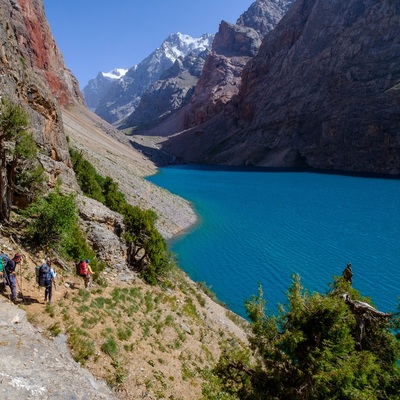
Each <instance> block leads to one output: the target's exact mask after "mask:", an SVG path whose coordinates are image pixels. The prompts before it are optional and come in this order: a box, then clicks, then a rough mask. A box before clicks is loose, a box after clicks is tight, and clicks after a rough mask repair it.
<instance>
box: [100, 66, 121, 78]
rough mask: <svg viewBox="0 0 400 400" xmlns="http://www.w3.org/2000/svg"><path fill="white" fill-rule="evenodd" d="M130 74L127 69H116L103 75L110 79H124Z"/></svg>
mask: <svg viewBox="0 0 400 400" xmlns="http://www.w3.org/2000/svg"><path fill="white" fill-rule="evenodd" d="M127 72H128V70H127V69H124V68H114V69H113V70H112V71H110V72H102V73H101V74H102V75H103V77H104V78H109V79H120V78H122V77H123V76H124V75H125V74H126V73H127Z"/></svg>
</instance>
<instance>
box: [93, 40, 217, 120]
mask: <svg viewBox="0 0 400 400" xmlns="http://www.w3.org/2000/svg"><path fill="white" fill-rule="evenodd" d="M211 40H212V36H211V35H207V34H205V35H203V36H201V37H200V38H192V37H190V36H188V35H183V34H181V33H175V34H172V35H170V36H169V37H168V38H167V39H166V40H164V42H163V43H162V44H161V46H160V47H159V48H158V49H156V50H155V51H154V52H153V53H151V54H150V55H149V56H148V57H146V58H145V59H144V60H143V61H141V62H140V63H139V64H138V65H135V66H133V67H131V68H130V69H129V70H128V71H127V73H126V74H125V75H124V76H123V77H122V78H121V79H118V80H117V81H115V82H113V83H112V84H111V85H110V88H109V89H108V91H107V93H106V94H105V96H103V97H102V98H101V99H100V100H99V101H98V106H97V107H96V110H95V112H96V114H97V115H99V116H100V117H101V118H103V119H104V120H106V121H108V122H110V123H116V122H118V121H120V120H121V119H123V118H125V117H126V116H128V115H129V114H131V113H132V112H133V111H134V110H135V108H136V107H137V105H138V104H139V101H140V97H141V95H142V94H143V93H144V92H145V91H146V90H147V88H148V87H149V86H150V85H151V84H153V83H154V82H156V81H157V80H158V79H159V78H160V76H161V74H162V73H163V72H164V71H166V70H167V69H168V68H170V67H171V66H172V65H173V64H174V62H175V61H176V60H177V59H178V58H179V57H185V56H186V55H188V54H189V53H193V54H198V53H201V52H203V51H204V50H206V49H207V48H209V46H210V43H211Z"/></svg>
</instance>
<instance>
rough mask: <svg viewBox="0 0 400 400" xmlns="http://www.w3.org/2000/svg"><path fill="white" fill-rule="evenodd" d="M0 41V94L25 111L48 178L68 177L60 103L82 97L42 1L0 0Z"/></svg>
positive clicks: (50, 180)
mask: <svg viewBox="0 0 400 400" xmlns="http://www.w3.org/2000/svg"><path fill="white" fill-rule="evenodd" d="M0 43H1V46H0V85H1V90H0V92H1V95H3V96H6V97H8V98H10V99H11V100H12V101H14V102H16V103H18V104H21V105H22V106H23V107H24V108H25V109H26V111H27V112H28V114H29V119H30V129H31V131H32V133H33V135H34V138H35V141H36V142H37V143H38V145H39V147H40V150H41V163H42V165H43V167H44V168H45V171H46V172H47V174H48V178H49V182H55V181H56V180H57V178H61V179H63V178H65V179H66V180H69V181H71V179H70V176H69V175H70V174H69V170H70V168H69V156H68V146H67V141H66V138H65V135H64V132H63V125H62V118H61V111H60V108H59V105H60V104H64V105H66V104H70V103H78V104H79V103H81V102H82V97H81V95H80V92H79V89H78V83H77V81H76V79H75V78H74V77H73V76H72V74H71V73H70V71H68V70H67V69H66V68H65V65H64V62H63V58H62V55H61V53H60V52H59V50H58V48H57V46H56V44H55V42H54V39H53V37H52V35H51V32H50V28H49V26H48V23H47V21H46V18H45V14H44V8H43V2H42V0H20V1H9V0H0Z"/></svg>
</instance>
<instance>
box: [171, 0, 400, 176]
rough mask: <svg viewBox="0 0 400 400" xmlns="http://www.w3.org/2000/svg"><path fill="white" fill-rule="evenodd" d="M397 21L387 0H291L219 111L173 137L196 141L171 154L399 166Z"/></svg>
mask: <svg viewBox="0 0 400 400" xmlns="http://www.w3.org/2000/svg"><path fill="white" fill-rule="evenodd" d="M399 25H400V6H399V5H398V4H397V3H394V2H392V1H387V0H383V1H377V0H366V1H363V0H350V1H348V2H346V3H345V4H344V3H343V2H341V1H339V0H332V1H330V2H328V3H327V2H325V1H321V0H299V1H297V2H296V3H295V4H294V5H293V6H292V8H291V9H290V10H289V11H288V13H287V14H286V16H285V17H284V18H283V19H282V20H281V22H280V23H279V24H278V26H277V27H276V28H275V29H274V30H273V31H272V32H270V33H269V34H268V35H267V36H266V38H265V40H264V41H263V44H262V46H261V48H260V51H259V53H258V55H257V56H256V57H254V58H253V59H252V60H251V61H250V62H249V63H248V64H247V65H246V68H245V69H244V72H243V77H242V86H241V90H240V93H239V95H238V97H237V99H235V101H233V102H231V103H230V105H229V109H225V115H224V116H222V114H221V113H220V114H219V117H218V124H217V123H215V122H214V121H208V123H207V125H206V126H201V127H198V128H196V132H197V133H196V132H195V131H194V130H192V131H189V132H186V133H185V135H184V136H183V137H182V139H183V142H186V143H189V141H190V138H194V137H196V135H197V136H199V133H198V132H201V133H202V134H201V135H200V136H201V141H198V143H200V142H201V144H199V146H197V147H196V141H194V140H192V141H191V142H190V143H193V146H191V147H190V149H187V148H186V149H185V150H184V151H183V152H182V153H180V154H178V155H180V156H183V157H184V159H190V160H191V161H193V158H194V159H195V160H196V161H197V162H199V161H201V162H208V163H219V164H242V165H243V164H244V165H248V164H250V165H259V166H285V167H293V166H311V167H314V168H324V169H325V168H326V169H337V170H347V171H369V172H377V173H389V174H398V173H400V151H399V148H400V137H399V115H400V102H399V100H400V97H399V96H400V95H399V93H400V92H399V90H398V89H399V85H400V75H399V71H398V65H399V61H400V36H399V35H398V26H399ZM219 126H221V127H222V129H221V128H220V127H219ZM175 140H176V139H175ZM178 140H179V139H178ZM175 145H176V143H175V142H173V141H170V143H169V146H170V148H171V149H173V148H174V146H175ZM179 146H181V149H183V144H182V143H181V144H179Z"/></svg>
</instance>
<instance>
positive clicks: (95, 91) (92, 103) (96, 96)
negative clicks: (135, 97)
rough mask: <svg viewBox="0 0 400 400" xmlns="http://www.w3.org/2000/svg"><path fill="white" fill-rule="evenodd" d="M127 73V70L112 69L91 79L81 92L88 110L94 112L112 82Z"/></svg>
mask: <svg viewBox="0 0 400 400" xmlns="http://www.w3.org/2000/svg"><path fill="white" fill-rule="evenodd" d="M127 72H128V70H127V69H123V68H114V69H113V70H112V71H110V72H99V73H98V74H97V76H96V77H95V78H93V79H91V80H90V81H89V82H88V84H87V85H86V86H85V87H84V88H83V90H82V92H83V97H84V99H85V102H86V105H87V106H88V107H89V109H90V110H92V111H94V110H95V109H96V107H97V106H98V105H99V101H100V99H101V98H103V97H104V96H105V95H106V93H107V91H108V90H109V89H110V86H111V85H112V84H113V82H114V81H115V80H117V79H121V78H122V77H123V76H125V74H126V73H127Z"/></svg>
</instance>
